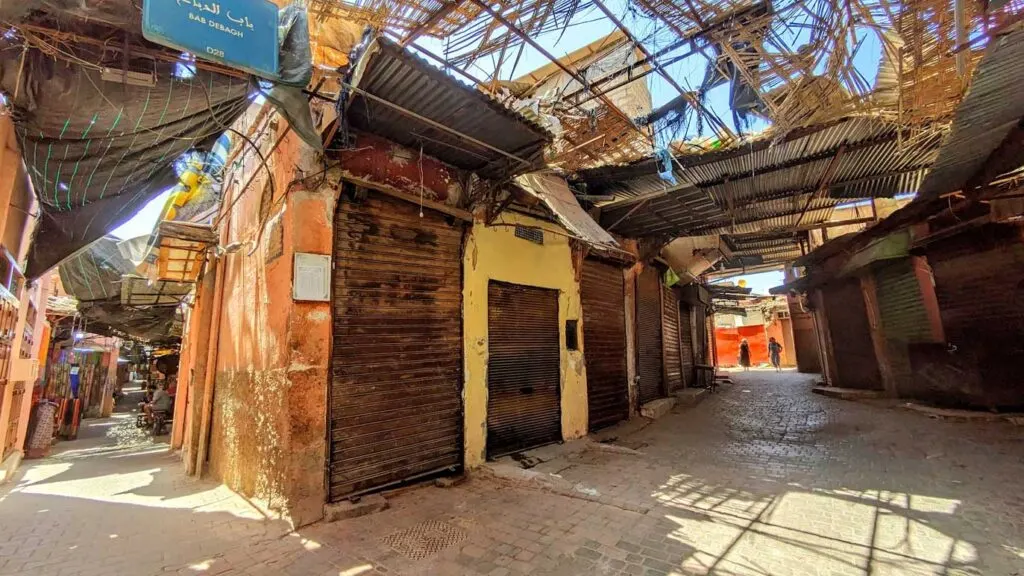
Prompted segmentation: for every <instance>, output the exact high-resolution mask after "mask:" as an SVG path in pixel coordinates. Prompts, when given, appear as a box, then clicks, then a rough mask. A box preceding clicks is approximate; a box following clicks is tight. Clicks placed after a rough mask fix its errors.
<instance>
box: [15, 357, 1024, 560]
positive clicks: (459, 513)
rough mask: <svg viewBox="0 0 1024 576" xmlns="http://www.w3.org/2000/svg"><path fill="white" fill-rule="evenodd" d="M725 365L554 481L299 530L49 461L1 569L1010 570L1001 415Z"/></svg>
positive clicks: (398, 501) (159, 466) (467, 488)
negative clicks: (701, 396)
mask: <svg viewBox="0 0 1024 576" xmlns="http://www.w3.org/2000/svg"><path fill="white" fill-rule="evenodd" d="M733 378H734V380H735V385H733V386H730V387H728V388H727V389H720V392H719V393H717V394H714V395H709V397H708V398H707V400H705V401H704V402H703V403H702V404H701V405H700V406H699V407H696V408H693V409H688V410H683V411H678V412H676V413H672V414H669V415H666V416H665V417H663V418H662V419H660V420H658V421H657V422H654V423H652V424H650V425H649V426H632V427H621V428H620V429H619V430H618V431H617V433H616V434H615V435H612V436H608V437H607V438H605V439H606V440H610V439H612V438H614V440H613V441H614V442H615V443H616V444H618V445H623V446H627V447H629V448H635V447H637V446H642V449H641V451H640V452H637V451H635V450H632V449H630V450H608V449H603V448H600V447H597V446H595V445H594V444H593V443H589V444H587V447H586V448H585V449H583V450H567V451H564V452H562V453H561V454H560V455H558V456H556V457H554V458H551V459H549V460H547V461H545V462H542V463H540V464H538V465H537V466H536V467H535V468H533V469H532V470H530V471H529V472H530V473H531V475H542V476H545V477H548V478H551V479H557V480H558V482H551V483H550V485H559V486H569V487H572V490H570V491H567V492H564V493H563V492H558V491H556V490H553V489H551V488H550V486H549V485H548V483H544V482H534V481H530V482H524V481H523V480H522V479H517V478H516V476H515V475H509V477H498V476H493V475H486V474H480V473H476V474H471V475H470V476H469V478H468V480H466V481H465V482H462V483H460V484H458V485H455V486H451V487H447V488H438V487H434V486H430V485H426V486H424V487H419V488H413V489H406V490H402V491H398V492H397V493H394V494H391V495H389V497H388V504H389V505H388V508H387V509H385V510H382V511H380V512H377V513H374V514H371V515H368V516H363V517H359V518H351V519H344V520H340V521H338V522H334V523H323V524H318V525H314V526H311V527H306V528H303V529H301V530H299V531H298V532H290V531H289V530H288V528H287V526H286V525H284V523H283V522H280V521H277V520H274V519H272V518H266V517H265V516H263V515H262V514H261V513H260V512H259V510H257V509H256V508H254V507H253V506H251V505H249V503H248V502H246V501H245V500H244V499H242V498H240V497H238V496H237V495H235V494H232V493H231V492H230V491H228V490H226V489H224V488H223V487H221V486H217V485H213V484H210V483H205V482H195V481H192V480H189V479H186V478H183V477H182V476H181V473H180V469H179V468H178V465H177V460H176V457H174V456H171V455H168V454H167V453H166V452H165V451H162V450H161V449H160V448H159V447H155V446H149V447H146V446H136V447H134V448H130V449H122V450H119V451H113V452H112V451H99V452H97V453H95V454H93V455H89V456H80V457H76V458H63V459H62V458H61V457H60V456H59V455H58V456H56V457H54V458H50V459H47V460H44V461H39V462H35V463H32V464H30V465H28V466H26V467H25V468H23V470H22V473H21V477H20V478H19V480H18V482H17V483H16V484H15V485H13V486H7V487H5V489H4V491H3V492H0V519H2V522H0V574H19V575H21V574H27V575H36V574H39V575H47V576H49V575H54V576H63V575H67V576H82V575H89V574H103V575H109V574H115V575H120V574H125V575H131V576H136V575H146V574H154V575H163V574H190V575H201V574H252V575H258V574H275V575H279V574H286V575H292V574H294V575H300V574H301V575H309V574H311V575H321V574H322V575H327V574H330V575H333V576H357V575H359V574H366V575H371V574H372V575H376V574H407V575H419V574H424V575H426V574H430V575H435V574H440V575H448V574H456V575H463V574H464V575H469V576H482V575H486V576H518V575H525V574H531V575H540V576H561V575H594V574H600V575H605V574H607V575H615V576H618V575H629V574H637V575H650V576H654V575H666V574H672V575H691V574H693V575H696V574H719V575H744V576H746V575H761V576H763V575H770V576H775V575H779V576H787V575H805V574H806V575H813V576H823V575H828V576H830V575H841V574H851V575H853V574H882V575H904V574H909V575H916V574H921V575H939V574H944V575H967V574H970V575H983V576H990V575H992V576H1022V575H1024V494H1022V493H1021V490H1020V487H1021V478H1024V431H1022V430H1021V429H1020V428H1019V427H1015V426H1012V425H1009V424H1007V423H988V422H980V423H979V422H953V421H945V420H935V419H931V418H927V417H925V416H922V415H920V414H915V413H912V412H908V411H906V410H901V409H889V408H884V407H878V406H872V405H866V404H861V403H850V402H843V401H840V400H835V399H831V398H826V397H822V396H818V395H814V394H812V393H811V391H810V384H811V382H812V381H811V380H810V379H809V378H805V377H803V376H801V375H797V374H794V373H792V372H790V373H786V372H783V373H781V374H774V373H764V372H751V373H749V374H734V375H733ZM579 486H582V487H584V488H585V490H583V491H579V490H576V488H577V487H579Z"/></svg>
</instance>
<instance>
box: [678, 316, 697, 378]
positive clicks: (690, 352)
mask: <svg viewBox="0 0 1024 576" xmlns="http://www.w3.org/2000/svg"><path fill="white" fill-rule="evenodd" d="M690 315H691V308H690V305H689V304H680V305H679V350H680V353H681V354H682V356H681V357H680V359H679V360H680V364H682V367H683V386H688V385H692V383H693V381H694V370H693V359H694V358H695V356H696V344H695V342H694V341H693V338H694V327H693V321H692V320H691V318H690Z"/></svg>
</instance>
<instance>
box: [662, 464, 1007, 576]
mask: <svg viewBox="0 0 1024 576" xmlns="http://www.w3.org/2000/svg"><path fill="white" fill-rule="evenodd" d="M790 488H791V489H790V490H789V491H787V492H784V493H782V494H779V495H761V496H758V495H754V494H751V493H747V492H743V491H739V490H735V489H731V488H726V487H723V486H715V485H708V484H704V483H702V482H700V481H698V480H696V479H694V478H691V477H689V476H687V475H675V476H672V477H671V478H670V480H669V482H667V483H666V484H665V485H663V486H661V487H660V489H659V490H658V491H656V492H654V493H653V494H652V497H654V498H655V499H656V500H658V501H659V502H661V503H662V504H663V505H665V506H668V507H670V508H675V509H677V510H679V512H678V513H669V514H666V516H665V518H666V519H668V520H670V521H672V522H673V523H674V524H676V525H677V528H676V529H675V530H673V531H672V532H671V533H670V534H669V538H670V539H672V540H675V541H677V542H679V543H681V544H684V545H686V546H688V547H692V548H693V549H694V553H693V554H692V555H690V556H689V557H688V558H686V559H685V561H684V562H683V564H682V566H681V568H682V570H683V572H684V573H706V572H712V573H715V574H750V573H756V574H775V573H781V572H780V571H784V570H785V569H786V567H787V566H796V565H806V564H813V565H814V566H816V567H825V568H827V569H828V570H831V571H833V572H834V573H837V574H847V573H861V572H863V571H865V570H867V571H869V572H870V573H872V574H892V575H896V574H942V573H945V571H946V570H947V567H957V566H969V565H971V564H972V563H974V562H977V560H978V551H977V549H976V548H975V547H974V546H973V545H971V544H969V543H967V542H964V541H961V540H959V539H957V538H955V537H953V536H950V535H948V534H946V533H944V532H943V531H942V525H943V520H944V519H945V518H948V517H949V516H951V515H953V514H956V512H957V511H958V510H959V508H960V505H961V503H960V502H959V501H958V500H951V499H946V498H938V497H932V496H920V495H915V494H904V493H894V492H887V491H853V490H835V491H830V490H809V489H806V488H802V487H800V486H798V485H792V484H791V485H790ZM766 545H768V546H767V548H770V549H771V550H772V554H770V555H765V554H763V553H759V552H758V550H762V551H763V550H765V549H766ZM1018 554H1019V552H1018Z"/></svg>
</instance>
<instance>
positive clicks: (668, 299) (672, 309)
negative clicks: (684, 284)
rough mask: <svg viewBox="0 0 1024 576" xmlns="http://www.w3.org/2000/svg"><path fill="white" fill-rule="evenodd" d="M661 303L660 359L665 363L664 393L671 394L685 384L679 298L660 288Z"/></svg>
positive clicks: (671, 292) (665, 287)
mask: <svg viewBox="0 0 1024 576" xmlns="http://www.w3.org/2000/svg"><path fill="white" fill-rule="evenodd" d="M661 302H662V305H661V335H662V339H661V342H662V344H661V350H662V352H661V357H662V362H664V363H665V391H666V392H668V393H669V394H672V393H673V392H675V391H676V390H680V389H681V388H683V386H684V384H685V380H684V379H683V364H682V356H681V351H680V346H681V344H680V334H679V328H680V325H679V298H678V297H677V296H676V293H675V292H673V291H672V289H671V288H669V287H668V286H662V287H661Z"/></svg>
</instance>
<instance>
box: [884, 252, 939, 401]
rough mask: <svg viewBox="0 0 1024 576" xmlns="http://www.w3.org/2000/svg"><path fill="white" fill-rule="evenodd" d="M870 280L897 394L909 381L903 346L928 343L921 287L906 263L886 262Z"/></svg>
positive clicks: (909, 371)
mask: <svg viewBox="0 0 1024 576" xmlns="http://www.w3.org/2000/svg"><path fill="white" fill-rule="evenodd" d="M874 276H875V293H876V294H877V298H878V313H879V316H880V317H881V321H882V332H883V334H885V344H886V352H887V356H888V359H889V364H890V366H891V367H892V373H893V379H894V380H895V382H896V387H897V391H902V390H907V389H908V388H909V387H910V386H911V385H912V382H911V381H912V379H913V371H912V370H911V368H910V355H909V352H908V348H907V345H908V344H910V343H914V342H929V341H931V339H932V335H931V324H930V323H929V320H928V313H927V311H926V310H925V308H924V301H923V300H922V299H921V285H920V283H919V282H918V280H917V276H916V275H915V274H914V268H913V262H912V260H910V259H900V260H897V261H892V262H887V263H885V264H884V265H882V266H879V267H877V268H876V269H875V270H874Z"/></svg>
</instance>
